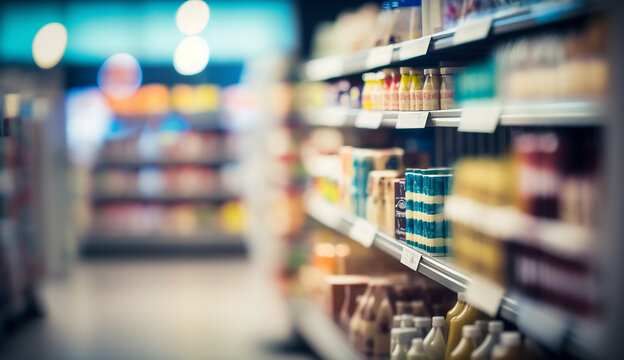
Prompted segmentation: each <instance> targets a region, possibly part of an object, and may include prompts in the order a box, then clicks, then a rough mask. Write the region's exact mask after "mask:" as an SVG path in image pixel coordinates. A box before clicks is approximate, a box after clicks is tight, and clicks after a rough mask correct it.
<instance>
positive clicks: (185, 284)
mask: <svg viewBox="0 0 624 360" xmlns="http://www.w3.org/2000/svg"><path fill="white" fill-rule="evenodd" d="M43 293H44V296H43V297H44V299H45V302H46V308H47V316H46V318H45V319H43V320H40V321H36V322H34V323H32V324H30V325H27V326H24V327H23V328H21V329H20V331H19V332H18V333H16V334H15V335H14V336H12V337H11V338H10V339H9V341H8V342H7V344H6V348H5V349H4V350H2V352H3V353H5V354H6V355H7V356H6V357H4V356H0V358H2V359H33V360H35V359H63V360H74V359H79V360H85V359H89V360H95V359H97V360H99V359H102V360H111V359H117V360H122V359H132V360H144V359H145V360H147V359H150V360H151V359H175V360H184V359H203V360H205V359H219V360H222V359H302V360H303V359H313V356H312V355H310V354H309V353H307V352H306V351H305V349H303V348H302V346H298V345H297V344H294V345H293V344H292V342H290V343H289V342H287V340H288V339H289V326H288V319H287V308H286V303H285V302H283V301H282V300H281V299H280V298H279V295H278V294H277V293H276V291H275V289H273V288H271V284H270V282H269V281H268V280H266V279H264V280H263V279H262V277H261V276H258V274H257V273H256V272H254V269H252V267H251V266H250V265H249V262H248V261H246V260H244V259H234V260H232V259H218V258H204V259H202V258H199V259H176V260H170V259H152V260H136V259H134V260H129V259H122V260H91V261H81V262H80V263H78V264H77V265H76V266H74V268H73V270H72V271H71V275H70V276H69V277H68V278H66V279H64V280H56V281H50V282H48V283H47V284H46V285H45V286H44V291H43ZM299 345H300V344H299Z"/></svg>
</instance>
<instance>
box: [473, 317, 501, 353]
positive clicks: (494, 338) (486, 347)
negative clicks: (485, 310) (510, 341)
mask: <svg viewBox="0 0 624 360" xmlns="http://www.w3.org/2000/svg"><path fill="white" fill-rule="evenodd" d="M488 330H489V332H488V334H487V336H486V337H485V340H483V342H482V343H481V345H479V347H478V348H476V349H475V351H473V352H472V354H471V355H470V359H471V360H489V359H490V355H491V353H492V349H493V348H494V346H496V345H497V344H498V343H499V341H500V336H501V333H502V332H503V322H502V321H490V322H489V323H488Z"/></svg>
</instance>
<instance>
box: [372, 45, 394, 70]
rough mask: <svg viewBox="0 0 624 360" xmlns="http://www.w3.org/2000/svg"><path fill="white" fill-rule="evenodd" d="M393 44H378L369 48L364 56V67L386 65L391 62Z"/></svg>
mask: <svg viewBox="0 0 624 360" xmlns="http://www.w3.org/2000/svg"><path fill="white" fill-rule="evenodd" d="M393 50H394V45H386V46H379V47H376V48H372V49H370V51H369V52H368V56H367V57H366V67H367V68H368V69H372V68H378V67H382V66H386V65H388V64H390V63H391V62H392V52H393Z"/></svg>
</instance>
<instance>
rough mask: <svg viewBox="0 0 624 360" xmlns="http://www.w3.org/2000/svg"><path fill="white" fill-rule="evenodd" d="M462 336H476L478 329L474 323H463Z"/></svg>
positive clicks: (477, 335)
mask: <svg viewBox="0 0 624 360" xmlns="http://www.w3.org/2000/svg"><path fill="white" fill-rule="evenodd" d="M462 336H463V337H467V338H478V337H479V329H478V328H477V327H476V326H474V325H464V327H463V328H462Z"/></svg>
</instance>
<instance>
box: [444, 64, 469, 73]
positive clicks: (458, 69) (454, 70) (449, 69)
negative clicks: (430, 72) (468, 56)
mask: <svg viewBox="0 0 624 360" xmlns="http://www.w3.org/2000/svg"><path fill="white" fill-rule="evenodd" d="M465 69H466V68H463V67H459V66H458V67H443V68H440V74H442V75H452V74H459V73H460V72H463V71H464V70H465Z"/></svg>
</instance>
